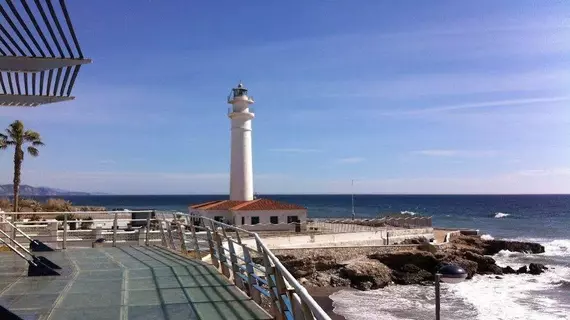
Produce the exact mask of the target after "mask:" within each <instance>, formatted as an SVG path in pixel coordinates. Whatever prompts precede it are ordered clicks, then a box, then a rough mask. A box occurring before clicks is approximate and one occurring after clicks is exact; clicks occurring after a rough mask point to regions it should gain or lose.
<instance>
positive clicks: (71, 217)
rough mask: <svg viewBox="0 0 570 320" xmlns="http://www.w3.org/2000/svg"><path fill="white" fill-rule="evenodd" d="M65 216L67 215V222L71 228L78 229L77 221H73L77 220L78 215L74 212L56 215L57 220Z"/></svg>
mask: <svg viewBox="0 0 570 320" xmlns="http://www.w3.org/2000/svg"><path fill="white" fill-rule="evenodd" d="M65 216H67V224H68V225H69V230H75V229H77V222H71V221H76V220H77V217H76V216H75V215H74V214H73V213H63V214H58V215H57V216H55V220H57V221H63V220H64V219H65Z"/></svg>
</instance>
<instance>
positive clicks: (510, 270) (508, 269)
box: [502, 266, 517, 274]
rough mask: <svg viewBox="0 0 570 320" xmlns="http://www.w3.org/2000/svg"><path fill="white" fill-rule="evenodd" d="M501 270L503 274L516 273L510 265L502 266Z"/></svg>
mask: <svg viewBox="0 0 570 320" xmlns="http://www.w3.org/2000/svg"><path fill="white" fill-rule="evenodd" d="M502 270H503V274H513V273H517V271H516V270H515V269H513V268H511V267H510V266H506V267H504V268H502Z"/></svg>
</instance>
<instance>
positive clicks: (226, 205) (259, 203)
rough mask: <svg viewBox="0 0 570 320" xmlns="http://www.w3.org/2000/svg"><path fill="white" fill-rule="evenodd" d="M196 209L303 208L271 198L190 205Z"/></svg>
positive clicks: (250, 209) (252, 209)
mask: <svg viewBox="0 0 570 320" xmlns="http://www.w3.org/2000/svg"><path fill="white" fill-rule="evenodd" d="M190 208H192V209H198V210H232V211H260V210H263V211H265V210H305V209H306V208H305V207H303V206H300V205H296V204H292V203H287V202H281V201H275V200H271V199H255V200H251V201H236V200H217V201H210V202H205V203H201V204H196V205H193V206H190Z"/></svg>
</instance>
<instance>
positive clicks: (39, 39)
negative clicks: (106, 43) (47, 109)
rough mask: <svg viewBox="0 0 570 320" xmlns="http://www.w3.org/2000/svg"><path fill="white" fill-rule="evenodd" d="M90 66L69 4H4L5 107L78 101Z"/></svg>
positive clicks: (0, 20)
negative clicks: (81, 77) (82, 74)
mask: <svg viewBox="0 0 570 320" xmlns="http://www.w3.org/2000/svg"><path fill="white" fill-rule="evenodd" d="M56 2H57V3H56ZM90 62H91V60H90V59H86V58H84V56H83V52H82V51H81V47H80V46H79V41H78V40H77V36H76V34H75V30H74V29H73V25H72V23H71V19H70V17H69V13H68V11H67V7H66V5H65V0H59V1H57V0H53V1H52V0H33V1H32V0H0V106H25V107H35V106H38V105H42V104H47V103H53V102H60V101H67V100H73V99H74V98H75V97H73V96H71V91H72V89H73V86H74V84H75V80H76V79H77V75H78V74H79V70H80V69H81V66H82V65H83V64H86V63H90Z"/></svg>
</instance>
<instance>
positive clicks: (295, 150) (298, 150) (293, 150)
mask: <svg viewBox="0 0 570 320" xmlns="http://www.w3.org/2000/svg"><path fill="white" fill-rule="evenodd" d="M269 151H272V152H280V153H314V152H322V150H320V149H304V148H274V149H269Z"/></svg>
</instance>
